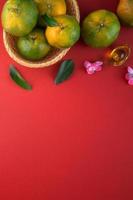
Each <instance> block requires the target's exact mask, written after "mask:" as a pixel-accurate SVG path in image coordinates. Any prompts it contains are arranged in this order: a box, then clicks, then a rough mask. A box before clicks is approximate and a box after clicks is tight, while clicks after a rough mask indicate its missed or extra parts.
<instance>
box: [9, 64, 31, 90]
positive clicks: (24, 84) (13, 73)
mask: <svg viewBox="0 0 133 200" xmlns="http://www.w3.org/2000/svg"><path fill="white" fill-rule="evenodd" d="M9 72H10V77H11V78H12V80H13V81H14V82H15V83H16V84H17V85H19V86H20V87H22V88H24V89H26V90H32V86H31V85H29V83H28V82H27V81H26V80H25V79H24V78H23V77H22V76H21V74H20V73H19V72H18V71H17V69H16V68H15V67H14V66H13V65H10V68H9Z"/></svg>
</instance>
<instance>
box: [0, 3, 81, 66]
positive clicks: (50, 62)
mask: <svg viewBox="0 0 133 200" xmlns="http://www.w3.org/2000/svg"><path fill="white" fill-rule="evenodd" d="M71 1H72V3H73V4H74V7H75V10H76V12H75V17H76V19H77V21H78V22H80V11H79V6H78V2H77V1H76V0H71ZM7 37H8V33H6V31H4V30H3V41H4V46H5V49H6V51H7V52H8V54H9V56H10V57H11V58H12V59H13V60H14V61H16V62H17V63H18V64H20V65H22V66H25V67H28V68H44V67H48V66H51V65H53V64H55V63H57V62H58V61H60V60H61V59H62V58H63V57H64V56H65V55H66V54H67V52H68V51H69V50H70V48H67V49H63V50H61V51H60V53H59V54H58V55H57V56H55V57H54V58H53V59H51V60H48V61H44V62H43V61H42V62H40V63H34V61H28V60H23V59H20V57H18V56H17V55H16V54H14V52H13V49H12V48H11V46H10V44H9V43H8V39H7Z"/></svg>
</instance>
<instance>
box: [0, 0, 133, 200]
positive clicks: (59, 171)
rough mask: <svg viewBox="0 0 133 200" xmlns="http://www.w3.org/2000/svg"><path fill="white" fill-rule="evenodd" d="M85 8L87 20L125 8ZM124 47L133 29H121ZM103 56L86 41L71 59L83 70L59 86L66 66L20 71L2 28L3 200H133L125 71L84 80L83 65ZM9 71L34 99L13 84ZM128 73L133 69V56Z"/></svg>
mask: <svg viewBox="0 0 133 200" xmlns="http://www.w3.org/2000/svg"><path fill="white" fill-rule="evenodd" d="M4 2H5V1H4V0H1V1H0V9H1V8H2V5H3V3H4ZM78 2H79V6H80V10H81V18H82V19H83V17H84V16H85V15H87V13H88V12H90V11H92V10H95V9H100V8H106V9H109V10H112V11H115V10H116V6H117V3H118V1H117V0H111V1H109V0H108V1H107V0H84V1H83V0H79V1H78ZM124 43H127V44H130V45H131V46H132V47H133V30H132V29H127V28H122V30H121V34H120V37H119V39H118V40H117V42H116V43H115V44H116V45H117V44H118V45H119V44H124ZM102 55H103V52H102V50H95V49H91V48H89V47H87V46H85V45H84V44H83V43H82V41H80V42H79V43H78V44H76V45H75V46H74V47H73V48H72V49H71V51H70V52H69V53H68V54H67V56H66V59H67V58H72V59H73V60H74V61H75V63H76V70H75V72H74V75H73V76H72V77H71V79H70V80H69V81H66V82H65V83H64V84H61V85H59V86H55V85H54V83H53V79H54V77H55V74H56V72H57V70H58V67H59V64H56V65H55V66H52V67H50V68H47V69H38V70H35V69H28V68H25V67H22V66H19V65H18V64H16V63H14V62H13V61H12V60H11V59H10V58H9V56H8V55H7V53H6V51H5V49H4V46H3V42H2V29H1V28H0V199H1V200H18V199H19V200H44V199H45V200H53V199H58V200H88V199H90V200H132V199H133V190H132V189H133V125H132V122H133V88H132V87H130V86H128V84H127V83H126V81H125V80H124V74H125V72H126V70H125V68H124V67H121V68H115V67H109V66H105V68H104V70H103V72H100V73H97V74H95V75H94V76H88V75H87V74H86V73H85V71H84V69H83V64H82V63H83V61H84V60H85V59H89V60H92V59H93V60H95V59H97V58H98V57H99V56H102ZM10 63H14V64H15V65H16V66H17V68H18V69H19V70H20V72H21V73H22V74H23V75H24V77H25V78H26V79H27V80H28V81H29V82H30V83H32V85H33V91H31V92H27V91H24V90H23V89H21V88H19V87H18V86H17V85H15V84H14V82H12V81H11V80H10V77H9V72H8V71H9V67H8V65H9V64H10ZM127 65H133V60H132V55H131V57H130V59H129V60H128V62H127V63H126V64H125V66H127Z"/></svg>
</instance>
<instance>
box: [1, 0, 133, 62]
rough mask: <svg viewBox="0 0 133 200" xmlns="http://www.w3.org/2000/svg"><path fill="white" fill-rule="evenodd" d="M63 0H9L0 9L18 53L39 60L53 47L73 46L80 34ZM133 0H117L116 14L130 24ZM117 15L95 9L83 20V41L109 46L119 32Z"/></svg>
mask: <svg viewBox="0 0 133 200" xmlns="http://www.w3.org/2000/svg"><path fill="white" fill-rule="evenodd" d="M66 11H67V5H66V0H8V1H7V2H6V3H5V5H4V7H3V10H2V25H3V28H4V30H5V31H6V32H8V33H9V34H11V35H13V36H15V37H17V42H16V46H17V49H18V51H19V53H20V54H21V55H22V56H23V57H25V58H26V59H29V60H39V59H41V58H43V57H45V56H47V55H48V54H49V52H50V51H51V50H52V48H58V49H64V48H69V47H71V46H73V45H74V44H75V43H76V42H77V41H78V40H79V37H80V26H79V23H78V22H77V20H76V18H75V17H74V16H70V15H67V13H66ZM132 13H133V0H132V1H129V0H120V1H119V4H118V7H117V15H118V16H119V18H120V20H121V21H122V22H123V23H125V24H127V25H128V26H133V15H132ZM117 15H116V14H115V13H113V12H111V11H108V10H104V9H101V10H96V11H94V12H91V13H89V15H88V16H87V17H85V19H84V20H83V23H82V27H81V35H82V38H83V41H84V42H85V43H86V44H87V45H90V46H91V47H95V48H105V47H108V46H110V45H111V44H112V43H113V42H114V41H115V40H116V39H117V37H118V35H119V33H120V28H121V25H120V22H119V19H118V17H117Z"/></svg>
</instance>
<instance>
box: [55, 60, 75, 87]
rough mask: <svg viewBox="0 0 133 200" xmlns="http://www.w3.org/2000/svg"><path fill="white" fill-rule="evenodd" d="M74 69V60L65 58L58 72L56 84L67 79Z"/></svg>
mask: <svg viewBox="0 0 133 200" xmlns="http://www.w3.org/2000/svg"><path fill="white" fill-rule="evenodd" d="M73 70H74V62H73V61H72V60H65V61H64V62H62V64H61V66H60V69H59V71H58V74H57V76H56V78H55V84H60V83H62V82H63V81H65V80H67V79H68V78H69V77H70V75H71V74H72V72H73Z"/></svg>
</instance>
